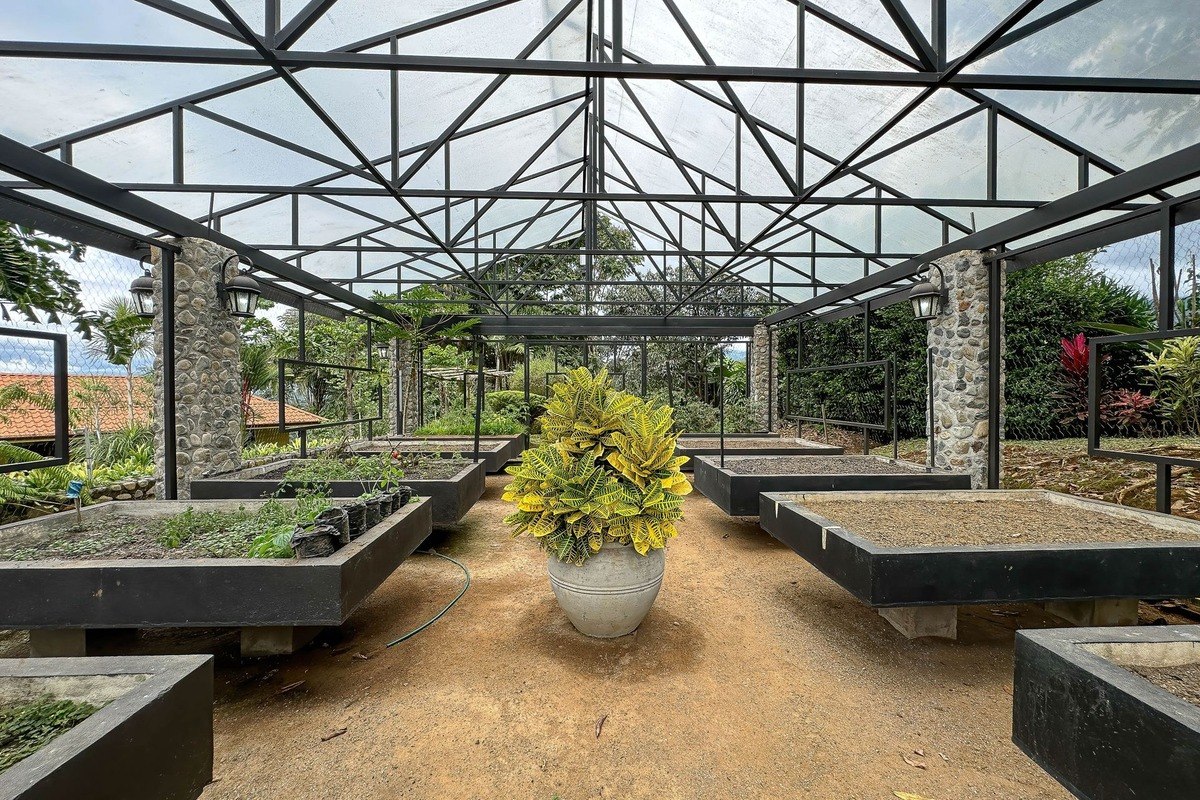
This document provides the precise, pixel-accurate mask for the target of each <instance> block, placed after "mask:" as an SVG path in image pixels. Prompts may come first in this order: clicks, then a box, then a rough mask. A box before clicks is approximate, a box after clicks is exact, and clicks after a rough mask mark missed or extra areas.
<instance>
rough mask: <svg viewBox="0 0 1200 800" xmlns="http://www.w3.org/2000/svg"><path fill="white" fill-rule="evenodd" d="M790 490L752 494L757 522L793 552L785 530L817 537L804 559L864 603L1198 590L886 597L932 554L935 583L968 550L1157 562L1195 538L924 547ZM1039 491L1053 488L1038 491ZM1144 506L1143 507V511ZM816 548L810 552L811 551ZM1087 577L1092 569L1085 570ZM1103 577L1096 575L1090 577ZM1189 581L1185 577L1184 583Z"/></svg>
mask: <svg viewBox="0 0 1200 800" xmlns="http://www.w3.org/2000/svg"><path fill="white" fill-rule="evenodd" d="M790 494H792V493H790V492H787V493H778V492H765V493H763V494H761V495H760V499H759V524H760V526H761V527H762V528H764V529H765V530H766V531H767V532H768V533H770V534H771V535H772V536H773V537H774V538H776V539H778V540H779V541H781V542H783V543H784V544H787V545H788V546H789V547H792V549H793V550H796V552H797V553H800V551H799V550H798V549H797V545H794V544H793V543H792V542H791V541H789V534H794V533H795V532H796V531H799V534H800V536H799V537H794V538H800V537H803V536H805V535H806V534H807V535H808V536H810V537H812V536H820V537H821V539H822V543H821V547H820V548H818V549H817V550H818V552H819V553H820V554H822V555H824V556H825V557H823V558H809V557H808V556H805V555H804V554H803V553H800V555H801V556H802V557H804V558H806V560H808V561H809V563H811V564H812V565H813V566H814V567H816V568H817V569H818V570H819V571H820V572H822V573H823V574H825V575H826V576H827V577H829V578H831V579H832V580H834V581H836V582H837V583H839V584H840V585H841V586H842V587H843V588H845V589H846V590H847V591H849V592H850V593H851V594H853V595H854V596H855V597H857V598H858V599H859V600H861V601H862V602H863V603H866V604H867V605H869V606H871V607H872V608H898V607H906V606H922V605H971V604H983V603H1005V602H1047V601H1055V600H1068V601H1069V600H1083V599H1099V598H1122V597H1140V598H1157V597H1181V596H1190V594H1192V593H1194V592H1195V591H1200V579H1197V581H1196V582H1195V586H1192V587H1191V590H1189V589H1188V588H1186V587H1178V586H1164V587H1161V590H1159V589H1156V590H1154V591H1145V590H1139V591H1131V592H1116V591H1114V592H1105V591H1098V590H1082V589H1081V590H1078V591H1076V590H1066V589H1063V590H1061V591H1054V592H1051V591H1044V592H1038V593H1036V594H1024V593H1014V594H1009V595H998V596H978V595H965V594H964V595H953V594H950V595H944V596H938V597H933V598H914V597H894V598H893V597H890V596H886V595H884V592H885V591H886V590H887V587H885V586H883V584H888V583H890V582H891V580H890V578H891V576H893V575H908V574H911V573H912V572H913V569H912V568H913V567H917V566H921V567H924V566H926V565H928V564H930V563H931V562H930V558H931V557H933V558H938V559H940V560H939V562H937V566H938V567H939V571H940V572H942V573H944V576H945V578H946V580H945V581H931V583H932V584H933V585H935V586H938V587H941V586H942V585H944V584H947V583H948V584H953V579H954V576H955V575H959V576H961V575H962V574H963V572H964V570H968V569H970V566H969V565H966V564H964V563H963V562H964V561H968V560H970V559H971V558H973V557H981V558H991V559H993V560H999V558H1000V557H1003V556H1014V555H1015V556H1021V557H1022V558H1032V557H1036V556H1051V557H1053V558H1056V559H1061V558H1062V557H1063V556H1064V554H1076V557H1077V558H1078V557H1079V556H1083V557H1092V556H1107V555H1116V554H1137V555H1143V556H1155V557H1160V558H1161V560H1162V561H1164V562H1171V561H1174V560H1175V559H1174V558H1173V556H1174V555H1175V554H1177V553H1179V552H1181V551H1182V552H1186V553H1189V554H1193V555H1195V557H1196V561H1197V562H1200V543H1197V544H1191V543H1183V542H1162V543H1159V542H1133V543H1095V544H1092V543H1071V544H1056V545H1023V544H1013V545H960V546H929V547H884V546H881V545H877V544H875V543H874V542H872V541H870V540H868V539H866V538H864V537H862V536H860V535H858V534H856V533H854V532H853V531H849V530H847V529H845V528H843V527H842V526H840V525H837V524H836V523H834V522H833V521H831V520H829V519H826V518H825V517H822V516H821V515H819V514H817V513H815V512H812V511H809V510H808V509H806V508H803V507H802V506H800V505H799V504H798V503H795V502H792V501H790V500H788V499H786V497H787V496H789V495H790ZM1043 494H1053V493H1051V492H1043ZM1072 500H1075V501H1078V502H1082V503H1086V504H1090V505H1095V506H1101V507H1104V506H1110V505H1112V504H1109V503H1102V502H1100V501H1090V500H1087V501H1085V500H1082V499H1079V498H1072ZM1146 513H1149V512H1146ZM815 554H816V553H814V555H815ZM1093 577H1095V576H1093ZM1097 580H1098V582H1100V583H1103V581H1102V580H1099V579H1097ZM1190 585H1191V583H1190V582H1189V586H1190Z"/></svg>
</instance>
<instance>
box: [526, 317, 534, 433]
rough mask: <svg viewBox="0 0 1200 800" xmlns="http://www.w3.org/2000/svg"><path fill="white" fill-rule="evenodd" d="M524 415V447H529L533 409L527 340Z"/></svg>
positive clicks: (527, 343) (527, 344)
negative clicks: (525, 416)
mask: <svg viewBox="0 0 1200 800" xmlns="http://www.w3.org/2000/svg"><path fill="white" fill-rule="evenodd" d="M524 383H525V413H526V414H528V415H529V424H528V425H526V426H525V447H526V448H528V447H529V429H530V426H532V425H533V409H532V408H530V407H529V340H528V339H526V340H525V381H524Z"/></svg>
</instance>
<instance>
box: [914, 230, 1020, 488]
mask: <svg viewBox="0 0 1200 800" xmlns="http://www.w3.org/2000/svg"><path fill="white" fill-rule="evenodd" d="M937 264H938V265H939V266H940V267H941V268H942V270H943V271H944V272H945V274H946V284H947V286H946V288H947V291H948V298H947V300H946V307H945V308H944V309H943V311H942V314H941V316H939V317H938V318H937V319H936V320H934V321H933V322H931V323H930V324H929V347H930V349H931V350H932V351H933V394H932V397H931V400H932V402H933V444H934V452H933V453H931V454H930V458H929V464H930V465H931V466H932V467H934V468H935V469H938V470H950V471H955V472H967V473H969V474H970V475H971V483H972V486H973V487H974V488H977V489H978V488H981V487H984V486H986V485H987V446H988V417H989V414H991V413H995V414H1000V415H1001V432H1002V433H1003V413H1004V409H1003V399H1004V392H1003V380H1004V376H1003V374H1001V376H1000V380H1001V392H1000V402H1001V407H1000V408H994V409H993V408H990V406H989V399H988V353H989V348H990V347H991V346H992V343H991V342H990V341H989V333H988V265H987V264H986V263H984V261H983V254H982V253H980V252H976V251H970V250H964V251H962V252H960V253H955V254H954V255H951V256H946V257H945V258H943V259H940V260H939V261H938V262H937ZM994 268H995V269H1003V265H1002V264H996V265H995V267H994ZM929 279H930V281H931V282H933V284H934V285H935V286H936V285H937V284H938V283H939V282H940V280H941V276H940V275H939V274H938V272H937V270H936V269H933V270H930V272H929ZM1003 286H1004V284H1003V277H1001V300H1000V302H1001V313H1003V302H1004V301H1003ZM997 346H999V347H1000V348H1001V350H1003V347H1004V342H1003V339H1001V341H1000V342H999V343H997Z"/></svg>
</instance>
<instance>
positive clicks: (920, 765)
mask: <svg viewBox="0 0 1200 800" xmlns="http://www.w3.org/2000/svg"><path fill="white" fill-rule="evenodd" d="M903 758H904V763H905V764H908V765H909V766H910V767H916V768H917V769H929V767H927V766H926V765H925V762H924V761H919V760H917V759H915V758H909V757H908V756H903Z"/></svg>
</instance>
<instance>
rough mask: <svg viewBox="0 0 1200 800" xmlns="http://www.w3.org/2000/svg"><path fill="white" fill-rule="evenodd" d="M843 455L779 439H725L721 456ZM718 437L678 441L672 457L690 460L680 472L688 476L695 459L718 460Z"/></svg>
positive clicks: (802, 441)
mask: <svg viewBox="0 0 1200 800" xmlns="http://www.w3.org/2000/svg"><path fill="white" fill-rule="evenodd" d="M843 452H844V451H843V450H842V448H840V447H834V446H833V445H828V444H821V443H820V442H810V441H808V440H807V439H785V438H783V437H780V436H765V437H764V436H726V437H725V456H726V457H729V456H730V455H739V456H840V455H841V454H842V453H843ZM720 454H721V442H720V437H717V436H713V435H712V434H709V435H707V436H684V437H680V439H679V441H678V442H677V443H676V444H675V455H677V456H687V457H688V458H689V459H690V460H689V461H688V462H687V463H686V464H684V465H683V467H682V468H681V469H682V470H683V471H684V472H691V471H692V470H693V465H694V463H695V460H696V458H697V457H699V456H720Z"/></svg>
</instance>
